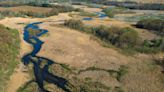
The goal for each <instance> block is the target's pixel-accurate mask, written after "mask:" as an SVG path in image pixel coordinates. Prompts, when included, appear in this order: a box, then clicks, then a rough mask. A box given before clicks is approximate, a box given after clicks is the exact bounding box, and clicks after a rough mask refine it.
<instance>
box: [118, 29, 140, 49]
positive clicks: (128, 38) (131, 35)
mask: <svg viewBox="0 0 164 92" xmlns="http://www.w3.org/2000/svg"><path fill="white" fill-rule="evenodd" d="M122 31H123V33H122V34H121V35H120V37H119V40H118V45H119V47H123V48H129V47H135V46H136V45H138V43H139V36H138V33H137V32H136V31H135V30H134V29H131V28H124V29H122Z"/></svg>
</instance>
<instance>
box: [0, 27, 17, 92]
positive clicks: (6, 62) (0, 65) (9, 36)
mask: <svg viewBox="0 0 164 92" xmlns="http://www.w3.org/2000/svg"><path fill="white" fill-rule="evenodd" d="M19 45H20V39H19V33H18V31H17V30H15V29H10V28H7V27H4V26H3V25H0V60H1V61H0V76H1V77H0V90H1V91H2V92H3V90H4V88H3V87H4V85H5V84H6V81H7V80H9V77H10V75H11V74H12V73H13V71H14V69H15V67H16V65H17V64H18V63H19V59H18V55H19V49H20V47H19Z"/></svg>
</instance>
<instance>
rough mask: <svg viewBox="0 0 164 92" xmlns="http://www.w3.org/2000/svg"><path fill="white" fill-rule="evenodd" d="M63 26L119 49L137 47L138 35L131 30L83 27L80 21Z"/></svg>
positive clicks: (66, 23) (68, 22)
mask: <svg viewBox="0 0 164 92" xmlns="http://www.w3.org/2000/svg"><path fill="white" fill-rule="evenodd" d="M64 25H65V26H67V27H69V28H72V29H77V30H80V31H83V32H87V33H92V34H93V35H95V36H96V37H98V38H100V39H101V40H103V41H104V42H106V43H110V44H113V45H115V46H117V47H120V48H134V47H137V45H139V36H138V33H137V32H136V31H135V30H134V29H131V28H123V29H121V28H117V27H111V28H108V27H106V26H103V25H101V26H98V27H89V26H85V25H84V24H83V23H82V21H80V20H67V21H65V23H64Z"/></svg>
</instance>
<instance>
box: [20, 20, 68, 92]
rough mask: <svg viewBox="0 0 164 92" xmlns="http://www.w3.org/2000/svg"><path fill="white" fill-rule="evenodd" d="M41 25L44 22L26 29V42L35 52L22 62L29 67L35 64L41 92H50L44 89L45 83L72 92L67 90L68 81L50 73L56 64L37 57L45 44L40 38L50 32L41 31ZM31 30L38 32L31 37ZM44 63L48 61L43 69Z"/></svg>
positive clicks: (34, 68) (35, 73)
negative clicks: (51, 66)
mask: <svg viewBox="0 0 164 92" xmlns="http://www.w3.org/2000/svg"><path fill="white" fill-rule="evenodd" d="M41 23H42V22H35V23H31V24H28V25H27V26H26V27H25V28H24V40H25V41H26V42H27V43H29V44H31V45H32V46H33V51H31V52H30V53H28V54H26V55H25V56H24V57H23V58H22V62H23V63H24V65H29V64H30V63H31V64H33V71H34V75H35V82H36V83H37V85H38V87H39V92H49V91H48V90H46V89H45V88H44V81H46V82H48V83H53V84H54V85H56V86H58V87H60V88H61V89H63V90H64V91H65V92H70V91H69V90H68V89H67V88H66V86H67V80H66V79H64V78H62V77H59V76H57V75H53V74H52V73H50V72H49V71H48V70H49V66H50V65H52V64H56V63H55V62H54V61H52V60H50V59H47V58H44V57H39V56H37V55H36V54H37V53H38V52H39V51H40V49H41V47H42V45H43V44H44V42H43V41H41V40H39V37H40V36H41V35H43V34H45V33H47V32H48V30H45V29H40V28H39V27H38V24H41ZM30 30H32V31H37V32H34V34H33V35H31V33H30ZM42 61H44V62H45V61H46V64H45V65H44V66H43V67H41V63H42Z"/></svg>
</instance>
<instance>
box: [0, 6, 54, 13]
mask: <svg viewBox="0 0 164 92" xmlns="http://www.w3.org/2000/svg"><path fill="white" fill-rule="evenodd" d="M51 9H52V8H43V7H34V6H16V7H0V11H12V12H20V11H23V12H36V13H47V12H50V11H51Z"/></svg>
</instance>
